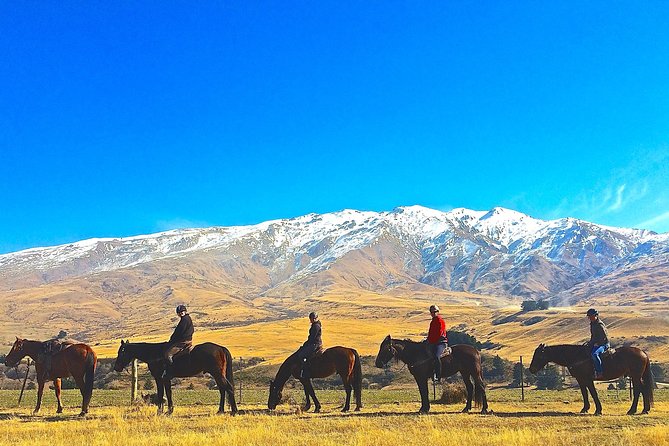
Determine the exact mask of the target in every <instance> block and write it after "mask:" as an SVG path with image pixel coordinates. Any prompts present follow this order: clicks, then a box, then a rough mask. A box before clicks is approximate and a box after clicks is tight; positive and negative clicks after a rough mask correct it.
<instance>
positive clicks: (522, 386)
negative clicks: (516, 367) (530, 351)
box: [520, 355, 525, 401]
mask: <svg viewBox="0 0 669 446" xmlns="http://www.w3.org/2000/svg"><path fill="white" fill-rule="evenodd" d="M520 401H525V373H524V371H523V357H522V355H521V357H520Z"/></svg>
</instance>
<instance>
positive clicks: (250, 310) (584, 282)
mask: <svg viewBox="0 0 669 446" xmlns="http://www.w3.org/2000/svg"><path fill="white" fill-rule="evenodd" d="M333 292H342V293H343V292H348V293H351V295H355V293H361V292H369V293H377V294H379V295H395V296H397V295H403V296H409V297H410V296H411V295H412V294H414V293H415V294H421V295H425V296H429V295H431V294H433V295H435V296H436V295H449V296H454V298H455V296H459V297H458V299H464V300H465V301H466V300H467V299H469V298H471V299H476V296H490V297H491V298H494V299H492V300H485V301H484V302H483V304H484V305H488V304H494V305H500V302H506V303H513V302H518V301H519V300H523V299H550V300H551V301H552V302H553V304H574V303H579V302H583V301H587V300H589V299H595V298H598V297H602V296H605V297H606V298H607V299H609V300H610V301H611V302H610V303H611V304H616V303H618V302H616V301H615V299H616V297H615V296H619V297H620V299H621V300H620V302H619V303H620V304H625V302H629V301H630V300H633V301H648V302H665V301H669V234H656V233H654V232H651V231H647V230H639V229H625V228H613V227H607V226H602V225H597V224H594V223H589V222H586V221H582V220H578V219H574V218H563V219H557V220H549V221H546V220H540V219H536V218H532V217H530V216H528V215H525V214H522V213H520V212H516V211H513V210H509V209H505V208H500V207H496V208H494V209H491V210H489V211H473V210H469V209H463V208H458V209H453V210H450V211H448V212H442V211H438V210H434V209H429V208H425V207H421V206H408V207H399V208H396V209H394V210H392V211H389V212H367V211H356V210H343V211H340V212H334V213H329V214H322V215H319V214H308V215H305V216H302V217H297V218H292V219H283V220H274V221H267V222H264V223H260V224H257V225H252V226H237V227H210V228H193V229H177V230H172V231H167V232H161V233H157V234H151V235H141V236H134V237H126V238H105V239H90V240H84V241H80V242H76V243H71V244H66V245H60V246H54V247H45V248H32V249H27V250H23V251H18V252H14V253H9V254H4V255H0V303H2V304H3V305H5V308H8V309H9V310H10V311H9V316H7V318H8V320H7V322H8V323H9V325H10V326H11V327H12V329H14V328H15V327H16V326H21V325H22V324H26V323H31V324H37V325H38V326H46V325H49V326H52V325H57V326H63V327H68V328H70V329H71V330H76V332H77V333H78V334H79V335H80V337H84V338H86V337H91V336H94V335H95V333H96V330H98V329H100V325H103V326H105V328H106V329H107V330H111V331H113V329H114V328H115V327H127V326H129V325H131V324H132V323H134V324H135V325H136V324H140V323H143V322H142V321H144V322H146V321H147V320H148V321H149V322H150V321H151V319H152V318H154V317H158V315H159V314H160V312H161V311H164V307H165V306H166V305H173V304H175V303H178V302H180V301H186V302H188V303H195V302H196V303H197V306H198V307H200V308H203V310H202V316H203V317H202V320H203V321H207V322H206V323H207V324H210V326H212V327H216V326H226V325H235V324H243V323H245V321H249V320H256V321H257V320H273V319H277V318H281V317H288V316H290V314H291V311H294V310H295V309H297V308H299V301H300V300H305V299H309V298H313V297H317V296H323V295H325V294H328V293H333ZM63 308H68V309H69V310H68V311H64V310H63ZM204 308H206V311H205V310H204ZM230 309H234V311H232V310H230ZM77 312H85V313H86V316H81V315H79V316H78V315H77ZM205 313H206V317H205ZM96 320H97V321H98V322H95V321H96ZM102 321H107V322H102ZM59 324H60V325H59ZM73 327H77V328H73Z"/></svg>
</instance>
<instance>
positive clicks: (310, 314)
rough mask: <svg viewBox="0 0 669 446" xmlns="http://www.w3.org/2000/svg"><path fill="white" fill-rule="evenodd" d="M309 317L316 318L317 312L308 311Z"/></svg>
mask: <svg viewBox="0 0 669 446" xmlns="http://www.w3.org/2000/svg"><path fill="white" fill-rule="evenodd" d="M309 319H318V313H316V312H315V311H312V312H311V313H309Z"/></svg>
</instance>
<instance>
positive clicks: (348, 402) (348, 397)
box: [341, 375, 353, 412]
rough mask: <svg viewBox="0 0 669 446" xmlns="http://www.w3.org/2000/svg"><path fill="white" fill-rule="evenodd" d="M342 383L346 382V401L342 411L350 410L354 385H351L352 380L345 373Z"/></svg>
mask: <svg viewBox="0 0 669 446" xmlns="http://www.w3.org/2000/svg"><path fill="white" fill-rule="evenodd" d="M341 381H342V383H344V390H345V391H346V402H345V403H344V407H343V408H342V409H341V411H342V412H348V411H349V410H350V409H351V391H352V390H353V386H351V381H350V380H349V379H347V378H345V377H344V376H343V375H342V377H341Z"/></svg>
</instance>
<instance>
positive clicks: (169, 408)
mask: <svg viewBox="0 0 669 446" xmlns="http://www.w3.org/2000/svg"><path fill="white" fill-rule="evenodd" d="M165 396H166V397H167V415H172V413H173V412H174V404H173V403H172V380H171V379H166V380H165Z"/></svg>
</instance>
